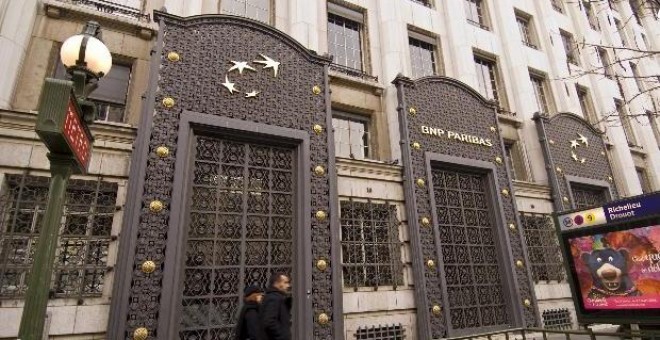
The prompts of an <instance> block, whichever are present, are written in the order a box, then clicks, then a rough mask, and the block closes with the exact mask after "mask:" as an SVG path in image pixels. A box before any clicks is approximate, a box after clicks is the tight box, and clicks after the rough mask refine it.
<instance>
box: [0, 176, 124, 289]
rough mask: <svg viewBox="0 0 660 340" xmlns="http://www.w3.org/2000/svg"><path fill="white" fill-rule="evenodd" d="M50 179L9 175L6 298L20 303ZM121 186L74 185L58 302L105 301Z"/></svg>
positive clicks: (4, 211)
mask: <svg viewBox="0 0 660 340" xmlns="http://www.w3.org/2000/svg"><path fill="white" fill-rule="evenodd" d="M49 181H50V179H49V178H48V177H37V176H29V175H6V176H5V183H4V185H3V187H2V190H1V191H0V192H1V193H0V218H1V220H0V297H1V298H20V297H22V296H23V295H24V294H25V292H26V290H27V280H28V275H29V271H30V267H31V265H32V258H33V256H34V251H35V249H36V243H37V240H38V237H39V229H40V227H41V221H42V218H43V215H44V213H45V208H46V202H47V198H48V186H49ZM116 199H117V184H115V183H109V182H104V181H101V180H98V181H84V180H70V181H69V186H68V188H67V195H66V201H65V204H64V215H63V217H62V225H61V227H60V233H59V242H58V248H57V252H56V257H55V269H54V275H53V280H52V286H51V294H52V295H53V296H54V297H77V298H81V297H88V296H100V295H101V293H102V292H103V284H104V277H105V273H106V271H107V261H108V247H109V244H110V241H111V236H110V232H111V229H112V220H113V216H114V213H115V202H116Z"/></svg>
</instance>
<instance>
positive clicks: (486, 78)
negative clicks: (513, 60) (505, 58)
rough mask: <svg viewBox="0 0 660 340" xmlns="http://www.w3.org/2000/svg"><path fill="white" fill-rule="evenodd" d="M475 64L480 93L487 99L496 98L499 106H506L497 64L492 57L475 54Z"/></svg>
mask: <svg viewBox="0 0 660 340" xmlns="http://www.w3.org/2000/svg"><path fill="white" fill-rule="evenodd" d="M474 66H475V68H476V71H477V84H478V87H479V93H481V95H483V96H484V97H486V98H487V99H490V100H494V101H495V102H496V103H497V104H498V106H500V107H502V106H504V98H503V97H504V96H503V93H502V91H501V89H502V88H503V87H500V79H499V73H498V71H497V64H496V62H495V61H494V60H492V59H487V58H484V57H481V56H476V55H475V56H474Z"/></svg>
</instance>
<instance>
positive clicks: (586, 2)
mask: <svg viewBox="0 0 660 340" xmlns="http://www.w3.org/2000/svg"><path fill="white" fill-rule="evenodd" d="M582 7H583V8H584V14H585V15H586V16H587V21H588V22H589V27H591V29H593V30H596V31H600V25H599V24H598V17H597V16H596V13H595V12H594V7H593V5H592V4H591V0H582Z"/></svg>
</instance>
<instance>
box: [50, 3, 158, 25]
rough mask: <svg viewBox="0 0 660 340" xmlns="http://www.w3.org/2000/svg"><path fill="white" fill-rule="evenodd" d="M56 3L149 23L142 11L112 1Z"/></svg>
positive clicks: (147, 17)
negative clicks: (87, 8)
mask: <svg viewBox="0 0 660 340" xmlns="http://www.w3.org/2000/svg"><path fill="white" fill-rule="evenodd" d="M58 1H60V2H67V3H72V4H74V5H80V6H85V7H89V8H94V9H96V10H97V11H99V12H103V13H107V14H113V15H118V16H125V17H131V18H135V19H138V20H140V21H144V22H151V16H150V15H149V14H148V13H147V14H145V13H142V11H141V10H140V9H139V8H134V7H129V6H124V5H121V4H118V3H115V2H112V1H105V0H58Z"/></svg>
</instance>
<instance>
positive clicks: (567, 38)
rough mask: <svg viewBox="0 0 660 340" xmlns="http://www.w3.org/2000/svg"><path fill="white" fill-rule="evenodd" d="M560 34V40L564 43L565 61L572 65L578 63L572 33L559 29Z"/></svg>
mask: <svg viewBox="0 0 660 340" xmlns="http://www.w3.org/2000/svg"><path fill="white" fill-rule="evenodd" d="M559 32H560V35H561V42H562V44H563V45H564V52H565V53H566V61H568V62H569V63H571V64H573V65H578V54H577V45H576V44H575V40H573V35H572V34H570V33H568V32H566V31H563V30H559Z"/></svg>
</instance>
